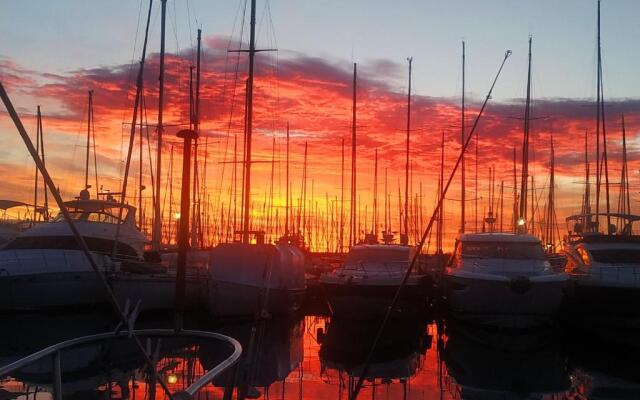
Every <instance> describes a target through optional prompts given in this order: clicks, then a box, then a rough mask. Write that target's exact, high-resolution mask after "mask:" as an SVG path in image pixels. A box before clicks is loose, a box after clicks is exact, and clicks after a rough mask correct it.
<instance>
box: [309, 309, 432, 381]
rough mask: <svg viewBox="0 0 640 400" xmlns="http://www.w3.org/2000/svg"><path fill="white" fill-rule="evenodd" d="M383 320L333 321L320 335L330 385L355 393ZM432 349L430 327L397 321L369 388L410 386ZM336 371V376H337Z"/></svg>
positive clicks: (375, 360) (370, 373)
mask: <svg viewBox="0 0 640 400" xmlns="http://www.w3.org/2000/svg"><path fill="white" fill-rule="evenodd" d="M380 324H381V321H366V322H365V321H350V320H341V319H335V320H331V321H330V322H329V323H328V324H327V325H326V326H325V329H324V330H321V331H320V332H319V334H318V338H319V341H320V343H321V346H320V351H319V354H318V355H319V358H320V364H321V368H322V371H323V375H324V376H325V377H326V382H327V383H330V384H338V385H344V384H345V381H346V386H347V388H348V389H349V390H351V389H352V388H353V386H354V384H355V381H356V380H357V379H358V378H359V377H360V376H361V375H362V374H363V371H364V366H365V363H366V361H367V357H368V354H369V352H370V350H371V348H372V346H373V343H374V341H375V337H376V332H377V330H378V328H379V326H380ZM430 347H431V337H430V336H429V335H428V334H427V324H426V323H421V322H418V321H411V320H409V321H394V322H393V323H392V324H390V325H389V326H388V327H387V328H386V329H385V330H384V333H383V334H382V336H381V337H380V340H379V342H378V345H377V346H376V350H375V352H374V353H373V355H372V357H371V363H370V366H369V368H368V369H367V371H366V373H365V375H364V377H365V379H366V381H367V385H368V386H375V385H390V384H394V383H395V384H400V385H402V386H406V385H407V382H408V380H409V378H411V377H413V376H415V375H416V373H417V372H418V371H419V370H420V368H421V367H422V363H423V358H424V355H425V353H426V351H427V349H429V348H430ZM334 372H335V373H334Z"/></svg>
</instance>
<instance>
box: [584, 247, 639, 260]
mask: <svg viewBox="0 0 640 400" xmlns="http://www.w3.org/2000/svg"><path fill="white" fill-rule="evenodd" d="M591 256H592V257H593V260H594V261H597V262H601V263H607V264H629V263H636V264H637V263H640V249H602V250H591Z"/></svg>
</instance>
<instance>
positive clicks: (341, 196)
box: [338, 137, 344, 253]
mask: <svg viewBox="0 0 640 400" xmlns="http://www.w3.org/2000/svg"><path fill="white" fill-rule="evenodd" d="M339 235H340V236H339V237H340V239H339V242H340V246H338V249H339V251H340V253H342V252H343V251H344V137H343V138H342V159H341V173H340V234H339Z"/></svg>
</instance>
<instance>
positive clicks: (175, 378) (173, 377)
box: [167, 372, 178, 384]
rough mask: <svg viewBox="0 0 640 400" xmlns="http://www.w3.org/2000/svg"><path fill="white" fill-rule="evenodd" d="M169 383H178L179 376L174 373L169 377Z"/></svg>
mask: <svg viewBox="0 0 640 400" xmlns="http://www.w3.org/2000/svg"><path fill="white" fill-rule="evenodd" d="M167 383H169V384H174V383H178V375H176V374H174V373H173V372H172V373H170V374H169V375H167Z"/></svg>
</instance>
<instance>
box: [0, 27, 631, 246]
mask: <svg viewBox="0 0 640 400" xmlns="http://www.w3.org/2000/svg"><path fill="white" fill-rule="evenodd" d="M205 44H207V45H208V46H207V47H205V52H204V57H203V59H204V64H203V73H202V82H203V83H202V88H201V138H200V140H199V144H200V146H199V150H198V161H199V169H200V178H201V179H202V181H201V193H202V199H201V203H202V204H201V212H203V213H204V216H203V224H204V225H205V229H204V230H205V235H206V241H205V244H206V245H213V244H215V243H217V242H218V241H225V240H228V239H229V231H232V230H233V227H232V226H231V225H230V220H232V219H233V212H232V211H231V210H233V209H234V207H235V211H236V220H237V221H238V219H239V218H240V203H241V198H240V194H241V190H242V189H241V185H240V181H241V179H240V178H238V179H237V180H236V185H237V189H236V190H235V191H234V190H233V189H232V188H233V185H232V180H231V177H232V174H233V172H232V171H233V168H234V165H236V166H237V170H236V174H241V170H242V168H241V165H240V164H238V163H236V164H233V163H232V161H233V160H234V153H233V149H234V138H235V139H237V148H238V150H237V153H236V155H235V157H236V159H237V160H241V158H242V134H243V123H244V106H243V103H244V80H245V76H244V71H245V70H246V68H245V64H246V60H245V59H244V56H240V57H239V58H238V59H236V58H235V57H236V56H235V55H234V56H228V54H227V52H226V48H224V47H222V44H221V42H220V41H216V40H213V38H211V39H209V40H205ZM186 54H188V52H186V51H185V52H183V54H181V55H175V54H171V55H168V56H167V61H166V63H167V64H166V70H167V75H166V78H165V80H166V89H165V91H166V92H165V93H166V103H165V118H164V119H165V124H166V128H165V133H164V136H163V141H164V146H163V170H162V175H161V177H162V185H163V188H162V193H163V199H162V204H163V215H164V220H165V221H166V222H169V221H171V220H174V218H173V214H174V213H175V212H177V211H178V209H179V188H180V182H179V181H180V174H181V165H182V160H181V152H182V148H181V141H180V140H179V139H178V138H176V136H175V133H176V132H177V131H178V130H179V129H182V128H183V127H184V126H185V125H188V120H189V116H188V113H189V111H188V110H189V93H188V90H189V89H188V88H189V82H188V71H189V66H190V64H191V60H190V59H189V56H187V55H186ZM260 57H262V56H259V57H258V66H257V71H258V72H257V77H256V82H255V90H254V93H255V101H254V110H255V111H254V135H253V137H254V141H253V149H254V151H253V159H254V160H256V161H259V162H258V163H256V164H254V165H253V167H252V171H253V174H252V182H253V185H252V226H253V228H254V229H266V228H268V232H267V238H268V240H275V239H276V238H277V237H278V236H280V235H282V234H283V233H284V212H285V203H286V199H285V190H286V187H285V183H284V179H285V146H286V143H285V130H286V124H287V122H288V123H289V124H290V127H291V141H290V146H291V155H290V157H291V180H290V185H291V189H292V195H291V197H292V202H293V206H292V214H293V218H294V219H297V218H298V217H297V216H298V214H299V213H300V211H299V210H300V208H301V206H300V205H299V201H300V200H299V199H300V198H301V188H302V172H303V171H302V170H303V152H304V146H305V142H306V143H308V171H307V176H308V180H307V184H306V186H307V191H306V199H307V203H306V204H305V205H304V209H305V215H307V217H308V218H309V221H308V224H310V225H311V227H312V229H311V231H310V232H305V236H307V237H306V240H307V242H308V243H310V244H311V246H312V249H313V250H317V251H324V250H334V249H335V248H336V243H337V237H338V227H339V225H340V223H339V215H340V209H341V207H340V199H341V180H342V170H341V164H342V162H341V160H342V159H341V152H342V147H341V146H342V140H343V139H344V142H345V160H344V165H345V171H344V182H345V188H344V199H345V203H344V210H343V212H342V214H343V215H344V221H345V222H344V225H345V233H344V238H345V239H344V240H345V242H346V241H347V240H348V237H349V231H348V226H349V210H350V206H351V205H350V204H348V199H349V191H350V187H349V183H350V180H351V174H350V166H351V158H350V157H351V136H350V135H351V132H350V130H351V101H352V99H351V90H352V87H351V79H352V77H351V64H349V63H346V62H340V63H331V62H329V61H325V60H321V59H318V58H313V57H306V56H304V55H297V56H292V57H288V58H284V59H280V60H278V63H277V69H276V67H275V64H274V63H273V59H272V58H268V57H266V56H265V58H262V59H261V58H260ZM236 61H237V62H238V64H237V65H238V68H237V71H238V77H237V79H236V78H235V71H236V70H235V65H236ZM135 68H136V66H135V65H133V66H132V65H128V64H123V65H115V66H110V67H100V68H95V69H87V70H79V71H74V72H71V73H69V74H66V75H54V74H47V73H44V72H38V71H31V70H27V69H25V68H23V67H21V66H20V65H17V64H16V63H13V62H11V61H10V60H7V59H0V72H1V75H0V76H1V77H2V78H1V80H2V83H3V85H4V86H5V88H6V89H7V91H8V92H9V95H10V97H11V98H12V100H13V102H14V106H15V107H16V108H17V109H18V112H19V114H20V116H21V118H22V121H23V123H24V125H25V127H26V128H27V129H28V131H29V132H30V133H32V134H33V135H35V106H36V105H37V104H40V105H42V112H43V125H44V134H45V139H44V141H45V148H46V162H47V166H48V168H49V170H50V173H51V175H52V177H53V178H54V180H55V182H56V184H57V185H58V186H59V188H60V190H61V193H62V194H63V197H64V198H65V199H70V198H72V197H73V196H76V195H77V194H78V193H79V191H80V189H82V186H83V183H84V182H83V181H84V178H83V176H84V151H85V150H84V148H83V146H84V143H85V140H86V138H85V136H86V114H87V110H86V109H87V90H93V96H94V113H95V136H96V148H97V152H98V157H97V164H98V175H99V176H98V178H99V186H100V187H101V188H102V190H110V191H112V192H119V191H120V190H121V179H122V178H121V176H122V172H123V168H124V163H123V160H124V159H125V158H126V146H127V143H128V138H129V131H130V126H129V125H128V124H129V123H130V122H131V115H132V103H133V96H134V92H135V87H134V84H133V83H134V82H133V80H134V79H133V78H132V77H133V76H135V71H136V69H135ZM145 68H146V73H145V104H146V115H145V117H144V122H145V124H148V125H149V128H148V132H147V131H146V130H145V131H143V134H144V135H145V143H144V148H143V163H142V164H143V167H142V168H143V174H142V175H143V181H142V184H143V185H144V186H146V189H145V191H143V210H142V212H143V214H144V216H145V226H144V227H143V228H145V230H147V229H148V227H149V226H150V218H151V215H152V207H151V199H150V196H151V188H152V183H151V169H150V167H151V166H153V167H154V168H155V154H156V149H155V131H154V124H155V123H156V109H157V80H156V78H157V71H158V55H157V54H152V55H151V56H149V58H148V61H147V65H146V67H145ZM225 68H226V69H225ZM523 86H524V82H523ZM405 90H406V89H404V88H397V87H393V86H391V85H390V84H389V83H387V82H386V81H385V80H384V77H380V76H374V75H371V74H367V72H366V69H365V72H363V73H359V79H358V101H357V110H358V122H357V137H358V138H357V169H358V170H357V199H358V202H359V205H356V207H357V208H358V210H359V212H358V214H359V221H360V222H359V228H358V231H359V236H360V238H362V237H363V235H364V233H366V232H369V231H371V225H372V220H373V211H372V209H373V192H374V183H373V181H374V160H373V158H374V152H375V150H376V149H377V150H378V187H377V192H378V215H379V216H378V218H377V220H378V221H379V226H378V229H376V231H378V232H380V231H382V230H383V229H384V223H383V221H384V214H385V212H384V203H385V173H386V175H387V192H386V193H387V199H388V200H389V204H388V209H389V210H390V220H391V225H390V226H389V228H390V230H391V231H395V232H397V231H399V228H400V215H399V209H400V208H401V207H400V202H401V201H400V202H399V199H398V197H399V196H398V192H400V193H401V196H400V197H403V196H404V156H405V153H404V148H405V124H406V93H405ZM482 90H486V88H485V89H482ZM499 90H500V82H498V86H497V87H496V91H499ZM592 103H593V102H592V100H591V99H589V100H584V99H541V100H536V101H535V102H534V116H540V117H541V119H539V120H535V121H533V122H532V132H533V133H532V135H533V139H532V142H531V155H530V159H531V160H532V162H531V164H530V167H529V168H530V171H532V174H533V175H535V187H536V193H535V196H536V202H537V210H538V211H537V213H538V215H539V216H540V217H541V216H542V215H543V212H544V207H545V203H546V196H547V195H546V193H547V186H548V183H547V182H548V173H549V172H548V171H549V163H550V159H549V148H550V146H549V143H550V136H551V134H553V135H554V143H555V154H556V158H555V162H556V183H557V186H556V194H557V198H556V204H557V218H558V223H559V225H560V233H561V234H563V233H564V232H566V229H564V228H565V224H564V222H563V221H564V218H565V217H566V216H567V215H569V214H573V213H577V212H578V211H579V209H580V204H581V201H582V199H581V196H582V192H583V185H582V183H581V182H582V181H583V180H584V162H583V159H584V135H585V130H586V131H587V132H588V140H589V149H590V151H589V157H590V162H591V171H592V178H591V182H592V184H593V183H594V181H595V178H594V173H593V171H594V170H595V167H594V158H595V156H594V153H595V150H594V149H595V146H594V142H595V115H594V114H595V111H593V109H592V108H593V107H585V106H590V105H592ZM609 104H611V105H612V110H613V111H610V112H609V113H608V120H607V133H608V142H607V143H608V150H609V170H610V180H611V181H612V182H613V185H612V195H611V204H612V211H615V210H616V209H617V199H618V186H616V185H615V183H616V182H619V180H620V170H621V164H620V160H621V126H620V117H621V114H622V113H624V115H625V122H626V132H627V147H628V159H629V171H630V172H629V176H630V180H631V182H630V186H631V188H632V189H631V192H632V211H633V209H635V205H634V202H635V201H636V200H637V195H636V194H635V192H637V190H635V189H637V187H638V170H640V157H639V156H638V150H637V144H638V142H637V132H638V128H639V127H640V113H639V112H638V101H636V100H616V101H610V102H609ZM478 109H479V103H478V101H473V100H470V101H468V106H467V115H468V119H467V121H466V125H467V126H468V127H470V126H471V125H472V123H473V120H474V118H475V116H476V114H477V112H478ZM523 109H524V106H523V104H522V101H521V100H514V101H513V102H511V103H495V102H490V103H489V105H488V107H487V110H486V112H485V115H484V116H483V118H482V120H481V121H480V123H479V126H478V130H477V134H478V135H479V144H478V160H477V173H478V187H477V188H476V185H475V173H476V160H475V147H474V146H475V142H472V143H471V147H470V148H469V149H468V152H467V155H466V176H467V199H468V202H467V206H466V210H467V223H466V229H467V230H475V229H476V214H477V221H478V229H481V228H482V218H483V216H484V215H485V214H486V212H487V209H488V207H489V206H488V199H487V196H488V188H489V185H490V183H489V169H490V168H492V169H495V171H496V173H495V177H496V179H495V184H496V185H497V186H499V185H500V184H501V182H504V201H503V202H504V225H503V229H504V230H510V229H511V221H512V211H511V210H512V204H513V151H514V149H515V151H516V155H517V171H518V174H519V171H520V159H521V154H520V153H521V149H520V147H521V142H522V126H521V125H522V122H521V121H520V120H518V119H516V118H517V117H520V116H521V115H522V114H523ZM514 117H515V118H514ZM542 117H544V118H542ZM442 131H444V132H445V166H444V176H445V180H446V179H447V178H448V176H449V173H450V171H451V169H452V167H453V164H454V163H455V160H456V158H457V156H458V154H459V151H460V136H461V134H460V106H459V99H457V98H435V97H428V96H424V95H414V96H413V98H412V131H411V188H410V207H409V208H410V215H409V219H410V221H411V222H410V225H411V228H410V238H411V242H414V241H415V238H416V237H417V236H418V233H419V232H420V231H421V230H422V229H424V227H425V226H426V223H427V222H428V220H429V218H430V217H431V213H432V211H433V208H434V206H435V204H436V199H437V187H438V183H437V181H438V176H439V170H440V146H441V143H440V135H441V132H442ZM0 132H2V135H3V141H4V143H5V146H4V149H3V150H2V153H1V155H2V161H0V173H2V176H3V177H4V184H3V185H2V187H1V188H0V197H1V198H8V199H12V200H20V201H25V202H27V203H32V202H33V174H34V167H33V162H32V161H31V160H30V158H29V156H28V153H27V151H26V148H25V146H24V144H23V143H22V142H21V141H20V139H19V136H18V134H17V132H16V130H15V128H14V126H13V124H12V122H11V120H10V119H9V117H8V115H7V114H6V112H5V111H4V110H3V111H2V112H0ZM136 132H138V131H136ZM468 132H469V131H467V134H468ZM147 134H148V135H149V138H150V142H151V143H150V145H149V147H147V146H148V145H147V142H146V135H147ZM274 138H275V150H274V149H273V147H272V146H273V144H274V142H273V140H274ZM205 142H206V143H208V145H207V148H206V149H205V146H204V144H205ZM138 144H139V138H138V137H136V141H135V148H134V149H133V162H132V166H131V170H130V179H129V186H128V194H129V196H128V199H127V201H128V203H130V204H132V205H135V206H137V204H138V199H137V188H138V185H140V182H139V181H138V174H139V172H138V171H139V155H138V154H139V148H138ZM172 148H173V174H172V177H170V176H169V173H170V169H169V167H170V158H171V152H172ZM91 157H92V158H91V162H90V164H91V166H90V183H91V182H93V181H94V177H93V176H94V175H93V174H94V171H93V154H92V155H91ZM205 159H206V163H207V165H206V181H205V180H204V179H203V174H204V171H205V165H204V163H205ZM272 165H273V179H272V177H271V174H272V170H271V169H272ZM153 172H154V173H155V171H153ZM170 178H171V186H169V185H168V184H167V182H168V181H169V179H170ZM519 180H520V178H519V175H518V177H517V178H516V181H517V182H519ZM94 186H95V185H94ZM40 187H42V185H41V184H40ZM95 189H96V188H92V189H91V192H92V196H95V193H96V191H95ZM169 189H171V190H169ZM594 192H595V190H593V189H592V193H594ZM170 193H172V194H173V202H172V203H170V201H169V200H170V199H169V197H170ZM496 196H499V188H497V189H496ZM475 198H477V199H478V202H477V203H478V206H477V209H476V207H475V205H476V202H475V200H473V199H475ZM39 199H40V200H39V204H40V205H41V199H42V192H40V194H39ZM459 199H460V172H458V173H457V174H456V177H455V178H454V180H453V182H452V186H451V189H450V191H449V193H448V194H447V197H446V201H445V205H444V210H445V218H444V219H445V248H446V249H450V248H451V245H452V244H453V238H454V237H455V235H456V234H457V233H458V231H459V229H460V201H459ZM601 202H602V204H604V200H601ZM496 205H497V204H496ZM50 206H51V204H50ZM52 208H55V207H52ZM276 213H277V216H276ZM495 213H499V210H496V212H495ZM536 218H539V217H536ZM223 219H224V221H223ZM536 224H538V221H536ZM165 225H166V224H165ZM236 225H237V227H238V228H239V227H240V225H239V223H237V224H236ZM496 228H497V227H496ZM171 230H172V231H171V232H175V226H173V227H172V228H171ZM171 232H169V231H168V230H165V240H166V239H167V237H168V236H169V235H170V234H171V236H173V233H171ZM147 233H150V232H148V231H147ZM309 233H310V234H309ZM433 243H434V241H433V240H432V241H431V244H430V249H431V250H433Z"/></svg>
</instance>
